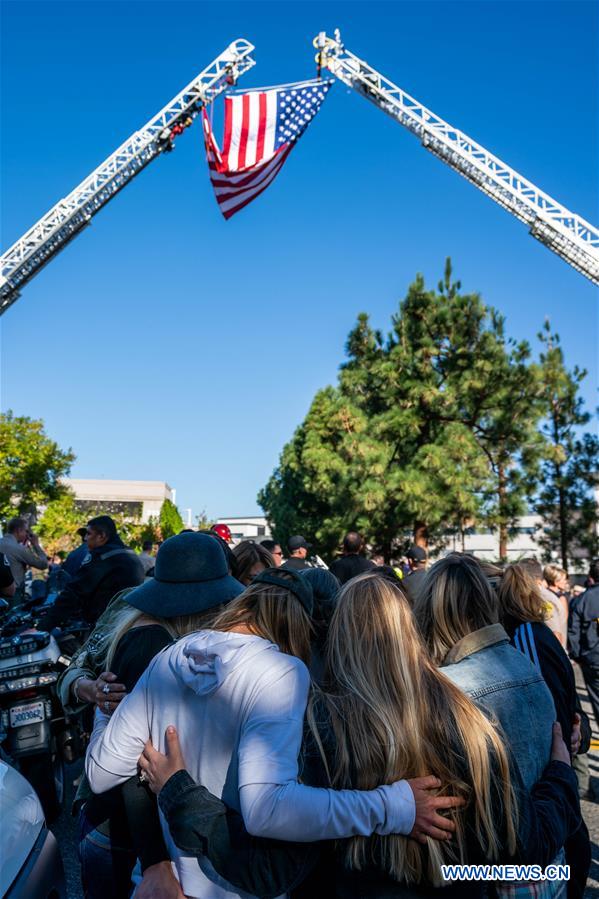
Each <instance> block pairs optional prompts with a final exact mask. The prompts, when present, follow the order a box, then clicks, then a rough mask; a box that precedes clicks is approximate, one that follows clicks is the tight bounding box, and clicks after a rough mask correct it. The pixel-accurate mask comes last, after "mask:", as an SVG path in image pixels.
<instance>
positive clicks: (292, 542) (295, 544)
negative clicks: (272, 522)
mask: <svg viewBox="0 0 599 899" xmlns="http://www.w3.org/2000/svg"><path fill="white" fill-rule="evenodd" d="M302 548H303V549H312V547H311V546H310V544H309V543H308V541H307V540H306V538H305V537H302V535H301V534H295V535H294V536H293V537H290V538H289V540H288V541H287V549H288V550H289V552H290V553H292V552H295V550H296V549H302Z"/></svg>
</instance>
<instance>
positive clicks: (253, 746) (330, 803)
mask: <svg viewBox="0 0 599 899" xmlns="http://www.w3.org/2000/svg"><path fill="white" fill-rule="evenodd" d="M293 661H294V663H295V664H294V665H288V666H287V668H286V670H285V671H284V672H283V673H281V674H280V676H279V677H278V679H277V680H276V682H271V683H269V684H268V685H267V687H266V688H265V689H261V690H259V691H257V694H256V697H255V700H254V702H253V704H252V707H251V709H249V710H248V713H247V714H246V716H245V718H244V721H243V724H242V727H241V735H240V742H239V759H238V782H239V799H240V806H241V813H242V816H243V819H244V822H245V826H246V828H247V830H248V832H249V833H250V834H252V835H253V836H260V837H271V838H274V839H281V840H291V841H297V842H312V841H316V840H326V839H337V838H338V839H341V838H344V837H350V836H357V835H362V836H370V835H371V834H373V833H378V834H381V835H386V834H391V833H401V834H406V835H407V834H412V835H413V836H415V837H416V838H421V837H422V839H424V833H429V834H430V835H432V836H434V837H436V838H438V839H444V838H448V833H447V831H449V830H451V829H452V828H453V825H452V824H451V822H449V821H447V819H445V818H443V817H442V816H441V815H439V814H438V809H439V808H449V807H453V806H456V805H461V804H462V803H461V800H458V799H455V798H453V797H447V796H445V797H431V796H430V794H429V793H428V792H427V791H428V790H430V789H431V788H436V787H439V786H440V782H439V781H438V780H437V779H436V778H418V779H417V780H415V781H413V787H412V785H411V784H410V783H408V781H405V780H402V781H397V782H396V783H392V784H383V785H381V786H380V787H377V789H375V790H330V789H324V788H317V787H308V786H305V785H304V784H300V783H298V781H297V777H298V764H297V760H298V755H299V751H300V746H301V741H302V732H303V718H304V711H305V708H306V701H307V695H308V688H309V682H310V678H309V674H308V671H307V669H306V667H305V665H303V663H302V662H300V661H299V660H298V659H294V660H293ZM416 792H418V796H416ZM429 827H430V830H429V829H428V828H429Z"/></svg>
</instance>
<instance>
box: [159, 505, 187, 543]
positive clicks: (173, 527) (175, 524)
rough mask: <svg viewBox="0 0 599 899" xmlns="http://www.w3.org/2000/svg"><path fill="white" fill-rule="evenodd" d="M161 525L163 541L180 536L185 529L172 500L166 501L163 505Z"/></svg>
mask: <svg viewBox="0 0 599 899" xmlns="http://www.w3.org/2000/svg"><path fill="white" fill-rule="evenodd" d="M159 525H160V532H161V534H162V539H163V540H168V538H169V537H173V536H174V535H175V534H178V533H179V532H180V531H182V530H183V528H184V527H185V525H184V524H183V519H182V518H181V516H180V515H179V510H178V509H177V507H176V505H175V504H174V503H173V502H171V500H170V499H165V500H164V502H163V503H162V507H161V509H160V518H159Z"/></svg>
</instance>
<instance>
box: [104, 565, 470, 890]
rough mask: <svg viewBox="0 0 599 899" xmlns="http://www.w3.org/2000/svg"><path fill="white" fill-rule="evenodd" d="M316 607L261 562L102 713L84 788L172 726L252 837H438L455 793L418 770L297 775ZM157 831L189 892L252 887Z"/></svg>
mask: <svg viewBox="0 0 599 899" xmlns="http://www.w3.org/2000/svg"><path fill="white" fill-rule="evenodd" d="M141 589H143V588H140V590H141ZM312 611H313V594H312V589H311V587H310V584H309V582H308V581H306V580H305V579H304V578H303V577H301V576H300V575H299V574H298V573H297V572H295V571H291V570H283V571H281V569H278V568H277V569H267V570H266V571H264V572H262V573H261V574H259V575H258V576H257V577H256V578H254V580H253V582H252V584H251V585H250V586H249V587H248V588H247V589H246V590H245V591H244V593H243V594H242V595H241V596H239V597H238V598H237V599H235V600H233V601H232V602H230V603H229V604H228V606H227V608H226V609H225V610H224V611H223V612H222V614H220V615H219V616H218V617H217V619H216V620H215V621H214V622H213V623H212V625H211V629H210V630H202V631H199V632H198V633H196V634H193V635H192V636H190V637H188V638H183V639H181V640H179V641H178V642H177V643H175V644H174V645H173V646H172V647H170V648H168V649H166V650H164V651H163V652H162V653H160V654H159V656H157V657H156V658H155V659H154V660H153V662H152V663H151V665H150V667H149V668H148V669H147V671H146V672H145V674H144V675H143V676H142V678H140V680H139V681H138V683H137V686H136V687H135V689H134V691H133V692H132V693H131V695H130V696H129V697H128V698H127V699H126V700H125V701H123V702H122V703H121V704H120V705H119V707H118V709H117V710H116V712H115V713H114V715H113V716H112V718H110V719H107V718H105V717H103V716H101V715H100V716H99V719H98V721H97V728H96V729H95V730H94V734H93V737H92V740H91V742H90V746H89V748H88V752H87V757H86V773H87V776H88V778H89V780H90V783H91V786H92V789H93V790H94V791H95V792H97V793H102V792H104V791H106V790H107V789H110V788H111V787H113V786H115V785H117V784H119V783H122V782H123V781H125V780H127V779H128V778H130V777H131V776H132V775H133V774H134V773H135V771H136V770H137V764H138V759H139V756H140V755H141V753H142V751H143V750H144V747H145V744H146V743H147V741H148V740H151V742H152V744H153V745H154V746H156V747H158V748H164V747H165V739H166V738H165V732H166V728H167V726H168V725H174V726H175V727H176V729H177V731H178V733H179V735H180V739H181V746H182V749H183V751H184V753H185V757H186V759H187V763H188V766H189V771H190V774H191V775H192V777H193V778H194V779H195V780H196V781H200V782H201V783H203V784H205V786H206V787H207V788H208V789H209V790H210V791H211V793H213V794H216V795H217V796H219V797H222V799H223V800H224V801H225V802H226V803H227V804H228V805H229V806H230V807H231V808H233V809H234V810H236V811H237V812H238V813H240V814H241V815H242V817H243V821H244V823H245V826H246V827H247V830H248V831H249V832H250V833H252V834H253V835H255V836H263V837H273V838H275V839H281V840H283V839H286V840H296V841H298V842H304V843H309V842H314V841H317V840H323V839H336V838H343V837H351V836H354V835H361V836H364V837H366V836H370V835H371V834H372V833H378V834H380V835H381V836H384V835H387V834H391V833H403V834H406V835H407V834H410V833H412V834H414V835H416V834H422V833H428V832H432V833H439V834H441V836H443V837H445V836H446V835H447V831H451V830H452V829H453V825H452V823H451V822H448V821H447V820H446V819H444V818H442V817H441V816H439V815H437V814H436V809H437V808H440V807H442V808H451V807H452V806H453V805H454V804H456V802H459V800H458V799H453V798H451V797H439V798H431V797H429V796H428V795H425V796H424V795H422V793H423V791H422V786H423V784H422V782H421V779H420V778H419V777H418V775H414V779H412V780H411V782H408V781H407V780H405V779H403V778H401V777H398V778H394V777H391V778H388V777H385V778H381V781H380V782H377V783H376V784H374V785H373V787H372V788H369V789H365V790H360V789H358V788H357V789H346V790H335V789H314V788H312V787H308V786H306V785H305V784H303V783H299V782H298V755H299V751H300V747H301V742H302V732H303V720H304V712H305V708H306V702H307V698H308V688H309V683H310V680H309V675H308V669H307V667H306V663H307V662H309V659H310V639H311V631H312V623H311V615H312ZM435 783H436V781H435ZM425 785H426V784H425ZM429 822H433V823H431V824H430V825H429ZM163 831H164V838H165V842H166V843H167V846H168V848H169V851H170V854H171V858H172V860H173V862H174V863H175V866H176V870H177V875H178V878H179V880H180V882H181V889H182V890H183V892H184V893H185V895H186V896H190V897H205V896H210V897H211V899H225V897H227V899H228V897H231V899H232V897H234V896H235V897H237V896H242V897H247V896H249V895H251V894H250V893H249V892H244V891H242V892H241V893H240V892H239V891H238V890H237V888H235V887H234V886H233V885H231V883H230V882H229V881H228V880H226V879H224V878H223V877H221V876H220V875H219V874H218V873H217V872H216V871H215V869H214V868H213V866H212V864H211V863H210V861H209V858H208V857H207V856H206V854H205V852H201V853H199V854H197V856H196V855H195V854H191V853H190V852H189V851H188V850H187V848H186V847H183V848H179V847H178V846H177V845H176V844H175V843H174V841H173V840H172V837H171V834H170V831H169V829H168V827H166V826H164V827H163Z"/></svg>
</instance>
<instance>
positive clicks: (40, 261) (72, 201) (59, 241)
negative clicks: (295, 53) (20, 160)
mask: <svg viewBox="0 0 599 899" xmlns="http://www.w3.org/2000/svg"><path fill="white" fill-rule="evenodd" d="M253 50H254V46H253V44H250V43H249V41H246V40H244V39H239V40H236V41H233V43H232V44H230V45H229V47H227V49H226V50H225V51H224V52H223V53H221V54H220V56H217V57H216V59H215V60H214V61H213V62H211V63H210V65H209V66H207V67H206V68H205V69H204V71H203V72H200V74H199V75H197V76H196V77H195V78H194V79H193V81H191V82H190V83H189V84H188V85H187V87H185V88H184V89H183V90H182V91H181V92H180V93H179V94H177V96H176V97H173V99H172V100H171V101H170V103H167V105H166V106H165V107H164V109H161V110H160V112H159V113H158V114H157V115H155V116H154V118H153V119H151V120H150V121H149V122H148V123H147V124H146V125H144V126H143V128H141V129H140V130H139V131H136V132H135V134H132V135H131V137H130V138H129V139H128V140H126V141H125V143H124V144H122V146H120V147H119V148H118V150H115V152H114V153H113V154H112V155H111V156H109V157H108V159H107V160H106V161H105V162H103V163H102V165H100V166H98V168H97V169H96V170H95V171H94V172H92V174H91V175H89V177H87V178H86V179H85V181H82V182H81V184H79V185H78V186H77V187H76V188H75V190H73V191H72V192H71V193H70V194H69V195H68V197H66V198H65V199H64V200H60V201H59V202H58V203H57V204H56V206H54V207H53V208H52V209H51V210H50V211H49V212H48V213H46V215H45V216H44V217H43V218H41V219H40V220H39V222H37V223H36V224H35V225H34V226H33V228H30V229H29V231H27V233H26V234H24V235H23V237H21V238H20V239H19V240H18V241H17V242H16V243H15V244H14V245H13V246H12V247H11V248H10V249H9V250H7V251H6V253H4V255H3V256H2V257H1V263H2V274H1V276H0V315H2V314H3V313H4V312H6V310H7V309H8V307H9V306H10V305H11V304H12V303H14V301H15V300H16V299H17V297H18V296H19V291H20V289H21V288H22V287H23V285H24V284H26V283H27V281H29V280H30V279H31V278H33V277H34V275H36V274H37V273H38V272H39V271H40V269H41V268H43V266H44V265H46V264H47V263H48V262H49V261H50V260H51V259H53V258H54V256H56V254H57V253H59V252H60V250H62V249H63V248H64V247H65V246H66V245H67V243H68V242H69V241H70V240H72V239H73V238H74V237H76V236H77V234H79V232H80V231H81V230H82V228H84V227H85V226H86V225H89V223H90V222H91V219H92V217H93V216H94V215H95V214H96V213H97V212H99V210H100V209H102V207H103V206H105V205H106V203H108V201H109V200H111V199H112V197H114V196H115V194H117V193H118V192H119V191H120V190H122V189H123V187H125V186H126V185H127V184H128V183H129V182H130V181H131V180H132V179H133V178H134V177H135V176H136V175H137V174H138V173H139V172H141V171H142V169H144V168H145V167H146V166H147V165H148V164H149V163H150V162H152V160H153V159H155V158H156V157H157V156H159V155H160V153H162V152H164V151H165V150H171V149H172V148H173V139H174V137H175V136H176V135H177V134H180V133H181V131H182V130H183V129H184V128H186V127H187V126H188V125H190V124H191V121H192V119H193V118H195V116H196V115H197V114H198V112H199V110H200V109H201V107H202V106H207V105H208V104H209V103H212V101H213V100H214V99H215V98H216V97H217V96H218V95H219V94H221V93H222V92H223V91H225V90H226V89H227V87H229V86H230V85H231V84H233V83H234V82H235V81H236V80H237V78H238V77H239V76H240V75H243V74H244V73H245V72H247V71H248V70H249V69H251V68H252V66H253V65H255V60H254V59H252V57H251V53H252V51H253Z"/></svg>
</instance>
